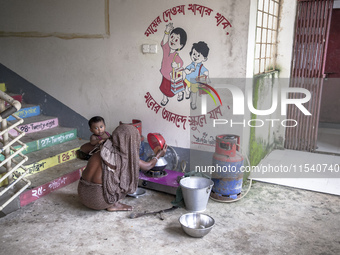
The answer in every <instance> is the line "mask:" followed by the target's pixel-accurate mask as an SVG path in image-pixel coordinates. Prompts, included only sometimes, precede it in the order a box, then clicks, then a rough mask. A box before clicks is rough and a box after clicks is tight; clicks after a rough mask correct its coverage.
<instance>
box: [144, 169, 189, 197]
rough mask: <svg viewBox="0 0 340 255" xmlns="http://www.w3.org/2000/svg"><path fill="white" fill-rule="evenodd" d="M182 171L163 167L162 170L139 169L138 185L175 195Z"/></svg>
mask: <svg viewBox="0 0 340 255" xmlns="http://www.w3.org/2000/svg"><path fill="white" fill-rule="evenodd" d="M183 176H184V173H181V172H177V171H173V170H168V169H164V170H162V171H154V170H149V171H147V172H143V171H139V181H138V186H139V187H142V188H147V189H152V190H157V191H161V192H165V193H168V194H172V195H176V190H177V188H178V187H179V181H180V179H181V178H182V177H183Z"/></svg>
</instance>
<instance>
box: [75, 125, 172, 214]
mask: <svg viewBox="0 0 340 255" xmlns="http://www.w3.org/2000/svg"><path fill="white" fill-rule="evenodd" d="M140 142H141V137H140V134H139V132H138V130H137V129H136V128H135V127H134V126H132V125H124V124H123V125H119V126H118V127H117V128H116V129H115V130H114V131H113V133H112V138H111V139H108V140H107V141H106V142H105V143H104V145H103V146H102V148H101V150H100V152H98V153H95V154H94V155H93V156H92V157H91V158H90V160H89V161H88V164H87V166H86V169H85V170H84V171H83V174H82V177H81V178H80V181H79V184H78V195H79V198H80V201H81V202H82V203H83V204H84V205H85V206H87V207H89V208H91V209H95V210H103V209H106V210H108V211H110V212H112V211H130V210H132V207H131V206H129V205H126V204H122V203H120V202H119V201H120V200H122V199H123V198H125V196H126V195H127V194H131V193H134V192H135V191H136V189H137V186H138V178H139V169H141V170H150V169H151V168H153V167H154V166H155V165H156V163H157V161H158V159H159V158H160V157H163V156H164V155H165V152H166V149H167V146H166V145H165V146H164V148H163V149H162V150H159V151H158V152H157V153H156V156H155V157H153V158H152V159H151V160H150V161H149V162H146V161H143V160H141V159H140V158H139V146H140Z"/></svg>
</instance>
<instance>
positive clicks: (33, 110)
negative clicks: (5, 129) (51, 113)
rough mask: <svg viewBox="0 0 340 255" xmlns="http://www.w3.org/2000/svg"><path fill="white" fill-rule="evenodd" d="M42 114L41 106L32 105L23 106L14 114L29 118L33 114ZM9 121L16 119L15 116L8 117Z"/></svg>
mask: <svg viewBox="0 0 340 255" xmlns="http://www.w3.org/2000/svg"><path fill="white" fill-rule="evenodd" d="M39 114H40V106H32V107H28V108H22V109H20V110H19V111H17V112H16V113H14V114H13V115H15V116H17V117H19V118H22V119H24V118H28V117H33V116H38V115H39ZM7 120H8V121H13V120H16V119H15V118H14V117H13V116H9V117H8V118H7Z"/></svg>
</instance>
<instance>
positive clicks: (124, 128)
mask: <svg viewBox="0 0 340 255" xmlns="http://www.w3.org/2000/svg"><path fill="white" fill-rule="evenodd" d="M140 142H141V137H140V134H139V132H138V130H137V128H136V127H134V126H132V125H125V124H122V125H119V126H118V127H117V128H116V129H115V130H114V131H113V133H112V138H111V139H107V140H106V142H105V143H104V145H103V147H102V148H101V151H100V155H101V157H102V162H103V163H102V168H103V191H104V198H105V200H106V202H107V203H109V204H113V203H116V202H118V201H119V200H120V199H122V198H124V197H125V196H126V194H130V193H134V192H135V191H136V189H137V186H138V177H139V147H140ZM114 168H115V169H114Z"/></svg>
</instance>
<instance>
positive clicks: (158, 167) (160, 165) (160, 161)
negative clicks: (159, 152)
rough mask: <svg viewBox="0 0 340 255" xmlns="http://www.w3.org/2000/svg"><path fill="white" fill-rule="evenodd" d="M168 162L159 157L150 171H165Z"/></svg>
mask: <svg viewBox="0 0 340 255" xmlns="http://www.w3.org/2000/svg"><path fill="white" fill-rule="evenodd" d="M167 164H168V162H167V161H166V160H165V158H164V157H160V158H159V159H158V160H157V163H156V165H155V166H154V167H153V168H152V169H151V170H154V171H162V170H164V169H165V167H166V166H167Z"/></svg>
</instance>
